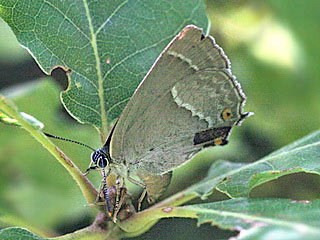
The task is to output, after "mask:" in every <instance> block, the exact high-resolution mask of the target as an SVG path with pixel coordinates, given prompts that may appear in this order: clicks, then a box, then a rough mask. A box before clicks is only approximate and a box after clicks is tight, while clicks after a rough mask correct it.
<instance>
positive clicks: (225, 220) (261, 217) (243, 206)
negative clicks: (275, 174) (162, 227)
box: [121, 198, 320, 239]
mask: <svg viewBox="0 0 320 240" xmlns="http://www.w3.org/2000/svg"><path fill="white" fill-rule="evenodd" d="M319 214H320V200H315V201H312V202H310V201H292V200H288V199H247V198H238V199H230V200H225V201H220V202H213V203H205V204H195V205H188V206H183V207H164V208H154V209H150V210H147V211H144V212H141V213H138V214H136V215H135V216H134V218H135V219H134V220H135V223H136V224H128V223H127V224H126V222H122V223H121V224H122V225H121V226H122V227H123V228H124V229H125V230H126V231H127V233H128V234H130V233H131V234H132V235H131V236H133V235H135V234H136V233H138V232H139V231H142V229H143V230H144V231H146V230H147V228H150V227H151V226H152V224H154V222H155V221H156V220H159V219H161V218H169V217H181V218H197V219H198V224H199V225H200V224H203V223H211V224H212V225H215V226H218V227H219V228H221V229H226V230H237V231H240V236H241V235H243V234H245V233H246V232H247V231H248V230H249V231H252V229H256V230H259V232H260V233H261V236H258V237H257V238H256V239H273V238H270V237H269V238H268V237H267V238H264V237H266V236H268V235H267V234H268V233H270V232H271V233H272V232H274V231H277V232H279V231H283V232H286V233H290V234H291V235H290V236H293V238H292V239H295V238H297V236H301V237H304V238H303V239H313V238H312V237H315V236H319V234H320V230H319V227H320V219H319V217H318V216H319ZM129 220H130V219H129ZM141 223H144V224H143V225H142V224H141ZM266 229H267V231H265V230H266ZM268 231H270V232H268ZM262 232H263V234H265V235H263V234H262ZM244 239H245V238H244ZM301 239H302V238H301Z"/></svg>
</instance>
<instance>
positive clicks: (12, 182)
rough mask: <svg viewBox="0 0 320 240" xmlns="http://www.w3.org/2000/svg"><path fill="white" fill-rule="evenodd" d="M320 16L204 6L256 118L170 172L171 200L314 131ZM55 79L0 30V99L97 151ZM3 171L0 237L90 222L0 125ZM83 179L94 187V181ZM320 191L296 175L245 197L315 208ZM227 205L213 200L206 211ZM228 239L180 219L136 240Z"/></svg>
mask: <svg viewBox="0 0 320 240" xmlns="http://www.w3.org/2000/svg"><path fill="white" fill-rule="evenodd" d="M319 9H320V1H318V0H308V1H300V0H282V1H279V0H267V1H254V0H247V1H245V0H242V1H239V0H232V1H223V0H219V1H218V0H208V1H207V12H208V15H209V18H210V21H211V35H212V36H214V37H215V39H216V41H217V43H218V44H219V45H220V46H221V47H223V49H224V50H225V52H226V54H227V55H228V57H229V58H230V60H231V62H232V70H233V73H234V75H236V76H237V78H238V80H239V82H240V83H241V86H242V88H243V90H244V92H245V94H246V95H247V98H248V99H247V104H246V107H245V110H246V111H252V112H254V113H255V115H254V116H252V117H250V118H249V119H248V120H246V121H245V122H244V123H243V125H242V126H241V127H236V128H235V129H234V131H233V134H232V136H231V138H230V143H229V144H228V145H227V146H225V147H221V148H212V149H208V150H205V151H203V152H202V153H200V154H199V155H197V156H196V158H195V159H194V160H192V161H191V162H190V163H188V164H187V165H185V166H183V167H182V168H180V169H178V170H176V171H175V173H174V182H173V184H171V186H170V189H169V191H168V194H169V195H170V194H172V193H174V192H177V191H179V190H181V189H183V188H184V187H186V186H187V185H190V184H192V183H194V182H196V181H197V180H199V179H201V178H202V177H203V176H205V174H206V170H207V169H208V167H209V166H210V164H211V163H212V162H213V161H214V160H216V159H226V160H230V161H236V162H239V161H241V162H252V161H255V160H258V159H259V158H261V157H263V156H265V155H266V154H268V153H270V152H272V151H273V150H276V149H278V148H280V147H282V146H284V145H286V144H289V143H291V142H292V141H294V140H297V139H299V138H301V137H303V136H305V135H306V134H308V133H310V132H312V131H315V130H318V129H319V128H320V66H319V65H320V64H319V63H320V44H319V42H320V17H319ZM52 76H53V78H50V77H46V76H44V74H43V73H42V72H41V70H40V69H39V68H38V66H37V65H36V63H35V62H34V60H33V59H32V57H31V56H30V55H29V54H28V53H27V51H26V50H24V49H23V48H21V47H20V46H19V44H18V43H17V42H16V40H15V37H14V35H13V34H12V33H11V31H10V29H9V28H8V27H7V26H6V24H5V23H3V22H2V20H0V92H1V93H2V94H4V93H5V94H9V95H10V96H11V97H12V98H13V99H14V100H15V102H16V103H17V105H18V106H19V108H20V110H21V111H24V112H27V113H29V114H31V115H33V116H35V117H36V118H37V119H39V120H40V121H42V122H43V123H44V124H45V131H47V132H49V133H52V134H55V135H58V136H64V137H67V138H71V139H77V140H78V141H81V142H84V143H86V144H89V145H91V146H93V147H99V146H100V143H99V136H98V133H97V131H96V130H95V129H93V128H92V127H90V126H85V125H82V124H79V123H77V122H76V121H75V120H73V119H71V118H70V117H69V115H68V113H66V112H65V111H64V109H63V107H62V105H61V103H60V100H59V92H60V91H61V90H63V89H65V88H66V85H67V80H66V77H65V76H64V73H63V71H62V70H55V71H54V72H53V74H52ZM57 145H58V146H59V147H60V148H61V149H63V151H65V153H66V154H68V156H70V157H71V159H73V160H74V162H75V163H76V164H77V165H78V166H79V167H80V168H81V169H82V170H85V169H86V167H87V166H88V164H89V157H90V152H88V150H87V149H84V148H82V147H81V146H77V145H72V144H70V143H65V142H57ZM0 164H1V167H0V196H1V197H0V213H1V215H0V227H5V226H6V225H3V224H2V223H1V221H4V220H5V221H6V222H12V223H13V224H14V225H16V224H17V223H19V222H20V226H21V225H24V226H28V227H29V229H30V228H31V227H36V229H37V230H38V231H39V230H40V229H41V230H42V231H46V232H52V233H53V234H55V233H58V234H61V233H65V232H70V231H73V230H74V229H78V228H80V227H81V226H86V225H88V224H90V223H91V221H92V220H93V218H94V215H95V213H96V212H95V211H94V210H92V209H91V208H90V207H88V206H86V202H85V200H84V198H83V197H82V195H81V192H80V191H79V189H78V187H77V186H75V183H74V181H73V180H72V179H71V178H70V176H69V175H68V174H67V173H66V171H65V170H64V169H63V167H62V166H60V165H59V164H58V163H57V161H55V159H54V158H53V157H52V156H51V155H50V154H48V153H47V152H46V151H45V150H44V149H42V147H41V146H40V145H39V144H38V143H37V142H36V141H35V140H34V139H33V138H32V137H31V136H30V135H29V134H28V133H26V132H25V131H23V130H21V129H18V128H14V127H10V126H6V125H0ZM90 179H91V180H92V181H93V182H94V183H95V184H96V185H97V186H98V185H99V181H100V177H99V175H98V174H97V173H92V174H91V176H90ZM319 184H320V181H319V177H316V176H314V175H312V174H294V175H291V176H286V177H282V178H280V179H279V180H277V181H273V182H271V183H267V184H264V185H262V186H260V187H258V188H257V189H255V190H254V191H253V192H252V193H251V197H283V198H292V199H315V198H319V197H320V187H319ZM130 187H131V189H132V191H133V192H134V194H136V195H138V194H139V192H138V191H139V189H137V188H134V187H133V186H131V185H130ZM224 198H226V196H223V195H222V194H219V193H217V192H215V193H214V194H213V195H212V197H211V198H210V199H208V201H212V200H218V199H224ZM193 202H197V201H193ZM198 202H199V200H198ZM13 216H15V218H13ZM17 216H18V218H17ZM173 225H174V226H173ZM30 230H32V229H30ZM232 235H235V233H232V232H224V231H220V230H218V229H217V228H214V227H211V226H209V225H203V226H201V227H200V228H197V227H196V221H194V220H184V219H178V220H174V221H172V220H162V221H160V223H159V224H157V225H156V226H155V227H154V228H153V229H151V230H150V231H149V232H148V233H146V234H144V236H142V237H139V239H155V236H156V239H168V238H169V237H172V238H174V239H185V240H186V239H200V238H201V239H212V238H213V236H215V237H214V238H215V239H224V238H227V237H228V236H232ZM137 239H138V238H137Z"/></svg>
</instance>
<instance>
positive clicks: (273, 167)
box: [156, 131, 320, 207]
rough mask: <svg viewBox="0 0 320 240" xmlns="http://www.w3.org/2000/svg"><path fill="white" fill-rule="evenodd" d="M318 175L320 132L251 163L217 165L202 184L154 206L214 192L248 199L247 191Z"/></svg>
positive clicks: (222, 162) (178, 203)
mask: <svg viewBox="0 0 320 240" xmlns="http://www.w3.org/2000/svg"><path fill="white" fill-rule="evenodd" d="M298 172H305V173H315V174H318V175H320V131H317V132H315V133H312V134H310V135H308V136H306V137H304V138H302V139H300V140H298V141H296V142H294V143H292V144H290V145H288V146H285V147H283V148H281V149H279V150H278V151H275V152H274V153H271V154H270V155H268V156H266V157H264V158H262V159H261V160H258V161H256V162H254V163H247V164H245V163H232V162H228V161H222V160H219V161H216V162H215V163H214V164H212V166H211V168H210V170H209V172H208V175H207V177H206V178H204V179H203V180H202V181H200V182H198V183H196V184H194V185H192V186H190V187H189V188H187V189H185V190H183V191H181V192H178V193H177V194H175V195H173V196H171V197H170V198H168V199H165V200H164V201H162V202H160V203H158V204H156V207H163V206H178V205H181V204H183V203H185V202H187V201H190V200H191V199H194V198H196V197H201V198H202V199H205V198H206V197H207V196H208V195H210V194H211V193H212V191H213V190H214V189H217V190H218V191H220V192H223V193H225V194H227V195H228V196H229V197H231V198H237V197H247V196H248V195H249V193H250V191H251V190H252V189H253V188H255V187H257V186H259V185H261V184H263V183H266V182H269V181H272V180H274V179H277V178H279V177H281V176H285V175H288V174H292V173H298Z"/></svg>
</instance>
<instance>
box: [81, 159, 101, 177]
mask: <svg viewBox="0 0 320 240" xmlns="http://www.w3.org/2000/svg"><path fill="white" fill-rule="evenodd" d="M97 168H98V166H97V165H95V166H92V162H91V163H90V165H89V167H88V168H87V170H86V171H85V172H84V174H83V175H85V176H86V175H87V174H89V172H90V171H91V170H96V169H97Z"/></svg>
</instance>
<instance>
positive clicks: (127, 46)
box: [0, 0, 208, 136]
mask: <svg viewBox="0 0 320 240" xmlns="http://www.w3.org/2000/svg"><path fill="white" fill-rule="evenodd" d="M0 16H1V17H2V18H3V19H4V20H5V21H6V22H7V23H8V24H9V26H10V27H11V29H12V30H13V31H14V33H15V35H16V36H17V39H18V41H19V42H20V43H21V44H22V45H23V46H24V47H26V48H27V49H28V50H29V51H30V52H31V53H32V55H33V56H34V58H35V59H36V61H37V62H38V63H39V65H40V67H41V68H42V69H43V71H44V72H46V73H47V74H49V73H50V72H51V71H52V69H54V68H56V67H57V66H60V67H62V68H64V69H66V70H69V71H70V72H71V73H70V74H68V76H69V79H70V81H69V82H70V84H69V87H68V89H67V90H66V91H65V92H63V93H62V95H61V96H62V101H63V103H64V105H65V107H66V108H67V110H68V112H69V113H70V114H71V115H72V116H73V117H75V118H76V119H77V120H79V121H80V122H83V123H89V124H92V125H94V126H95V127H97V128H98V129H100V131H101V134H102V136H105V135H106V132H107V128H108V124H107V120H108V122H109V123H110V121H111V120H113V119H115V118H117V117H118V116H119V114H120V113H121V112H122V110H123V108H124V106H125V105H126V103H127V102H128V100H129V99H130V97H131V95H132V94H133V92H134V90H135V89H136V87H137V86H138V84H139V82H140V81H141V80H142V78H143V77H144V75H145V74H146V72H147V71H148V70H149V68H150V67H151V66H152V64H153V63H154V61H155V60H156V58H157V57H158V55H159V54H160V53H161V51H162V50H163V49H164V47H165V46H166V45H167V44H168V43H169V41H170V40H171V39H172V38H173V37H174V36H175V35H176V34H177V33H178V32H179V31H180V30H181V29H182V28H183V27H184V26H185V25H187V24H191V23H193V24H195V25H198V26H199V27H202V28H204V31H205V32H206V31H207V27H208V19H207V17H206V15H205V6H204V3H203V1H202V0H197V1H195V0H179V1H163V0H162V1H148V0H143V1H131V0H117V1H107V0H104V1H90V2H89V1H86V0H84V1H81V2H79V1H75V0H68V1H58V2H57V1H54V0H49V1H44V0H38V1H31V2H30V1H29V0H22V1H15V0H0Z"/></svg>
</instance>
